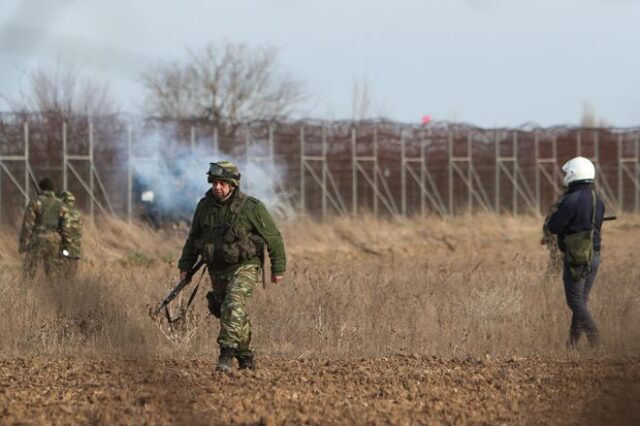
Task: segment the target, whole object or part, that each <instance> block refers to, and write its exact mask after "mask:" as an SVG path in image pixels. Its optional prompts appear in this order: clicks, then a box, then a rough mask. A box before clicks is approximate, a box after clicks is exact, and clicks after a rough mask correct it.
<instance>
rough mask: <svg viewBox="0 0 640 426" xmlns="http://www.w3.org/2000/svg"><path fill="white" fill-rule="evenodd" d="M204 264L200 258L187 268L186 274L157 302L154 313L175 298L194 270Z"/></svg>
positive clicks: (193, 273) (189, 280) (188, 281)
mask: <svg viewBox="0 0 640 426" xmlns="http://www.w3.org/2000/svg"><path fill="white" fill-rule="evenodd" d="M204 264H205V262H204V260H203V259H200V260H199V261H198V262H197V263H196V264H195V265H193V267H192V268H191V269H190V270H189V272H187V275H186V276H185V277H184V278H182V279H181V280H180V281H178V283H177V284H176V285H175V286H174V287H173V288H172V289H171V291H169V293H167V295H166V296H165V297H164V299H162V301H160V303H159V304H158V306H157V307H156V310H155V314H156V315H158V313H159V312H160V311H161V310H162V308H164V307H165V306H167V305H168V304H169V303H171V301H172V300H173V299H175V298H176V296H178V294H180V292H181V291H182V290H183V289H184V288H185V287H186V286H187V285H188V284H189V283H190V282H191V279H192V278H193V276H194V275H195V274H196V272H198V270H199V269H200V268H202V266H203V265H204Z"/></svg>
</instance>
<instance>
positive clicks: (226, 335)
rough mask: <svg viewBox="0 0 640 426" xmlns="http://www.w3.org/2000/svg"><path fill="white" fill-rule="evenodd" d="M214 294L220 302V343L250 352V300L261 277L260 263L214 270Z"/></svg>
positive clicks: (212, 274) (244, 353)
mask: <svg viewBox="0 0 640 426" xmlns="http://www.w3.org/2000/svg"><path fill="white" fill-rule="evenodd" d="M209 276H210V277H211V283H212V285H213V298H214V299H215V302H217V304H218V306H220V334H219V335H218V344H219V345H220V346H224V347H226V348H232V349H235V351H236V355H237V356H240V357H242V356H250V355H252V351H251V349H250V348H249V345H250V343H251V322H250V321H249V316H248V315H247V301H248V300H249V298H250V297H251V295H252V294H253V291H254V290H255V288H256V285H257V284H258V281H259V279H260V278H261V270H260V267H259V266H257V265H243V266H240V267H239V268H237V269H236V270H234V271H233V272H231V273H229V274H221V273H217V272H216V271H213V272H210V273H209Z"/></svg>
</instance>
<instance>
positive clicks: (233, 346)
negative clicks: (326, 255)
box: [178, 163, 286, 363]
mask: <svg viewBox="0 0 640 426" xmlns="http://www.w3.org/2000/svg"><path fill="white" fill-rule="evenodd" d="M218 164H222V163H218ZM226 164H230V163H226ZM231 166H232V165H231ZM233 168H234V170H237V169H236V168H235V166H233ZM237 176H238V179H235V180H232V182H233V183H234V185H235V186H236V188H235V189H234V190H233V194H232V195H231V197H230V198H229V199H228V200H225V201H220V200H218V199H217V198H216V197H215V196H214V195H213V191H212V190H209V191H208V192H207V193H206V195H205V197H204V198H202V199H201V200H200V202H199V203H198V206H197V207H196V211H195V213H194V216H193V221H192V224H191V230H190V232H189V236H188V237H187V240H186V242H185V245H184V248H183V250H182V256H181V257H180V260H179V262H178V267H179V268H180V271H183V272H184V271H188V270H189V269H191V267H192V266H193V265H194V264H195V263H196V261H197V259H198V256H199V255H201V254H202V256H203V258H204V259H205V260H206V262H207V266H208V269H209V276H210V278H211V283H212V286H213V291H212V292H211V293H209V294H208V295H207V298H208V299H209V306H210V309H211V311H212V313H213V314H214V315H216V317H218V318H220V333H219V335H218V344H219V345H220V348H221V353H222V351H223V350H230V351H232V353H233V355H234V356H235V357H237V358H238V359H239V360H240V361H241V363H242V359H243V358H247V359H251V360H253V352H252V351H251V349H250V347H249V345H250V343H251V323H250V321H249V317H248V315H247V312H246V304H247V301H248V299H249V298H250V297H251V295H252V293H253V291H254V290H255V287H256V285H257V284H258V281H259V279H260V277H261V266H262V259H261V256H262V253H263V249H264V248H263V247H264V244H266V246H267V249H268V253H269V257H270V260H271V272H272V274H274V275H282V274H283V273H284V271H285V269H286V256H285V251H284V242H283V241H282V236H281V235H280V231H279V230H278V228H277V227H276V224H275V223H274V221H273V219H272V217H271V215H270V214H269V212H268V211H267V208H266V207H265V205H264V204H263V203H262V202H260V201H259V200H257V199H256V198H253V197H249V196H247V195H246V194H244V193H242V192H240V190H239V189H238V188H237V184H238V183H239V182H238V180H239V173H238V174H237Z"/></svg>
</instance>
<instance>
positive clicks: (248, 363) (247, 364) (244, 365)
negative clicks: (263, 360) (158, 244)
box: [236, 354, 256, 370]
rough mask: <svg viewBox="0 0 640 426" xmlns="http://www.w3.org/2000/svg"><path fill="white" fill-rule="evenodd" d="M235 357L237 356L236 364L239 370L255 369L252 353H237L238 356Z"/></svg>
mask: <svg viewBox="0 0 640 426" xmlns="http://www.w3.org/2000/svg"><path fill="white" fill-rule="evenodd" d="M236 358H238V364H239V365H240V369H241V370H245V369H249V370H255V369H256V360H255V358H254V357H253V354H248V355H238V356H236Z"/></svg>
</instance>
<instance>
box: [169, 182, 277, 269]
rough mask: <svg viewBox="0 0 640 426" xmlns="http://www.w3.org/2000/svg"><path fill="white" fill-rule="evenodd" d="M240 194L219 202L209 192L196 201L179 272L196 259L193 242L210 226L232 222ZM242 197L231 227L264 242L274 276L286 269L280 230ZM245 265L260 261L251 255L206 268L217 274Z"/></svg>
mask: <svg viewBox="0 0 640 426" xmlns="http://www.w3.org/2000/svg"><path fill="white" fill-rule="evenodd" d="M240 194H241V193H240V191H239V190H236V191H234V194H233V195H232V196H231V198H230V199H229V200H226V201H224V202H220V201H218V200H217V199H216V198H215V196H214V195H213V192H212V191H211V190H209V191H207V193H206V194H205V196H204V198H202V199H201V200H200V202H199V203H198V206H197V207H196V211H195V213H194V215H193V222H192V223H191V230H190V231H189V236H188V237H187V241H186V242H185V244H184V248H183V249H182V256H181V257H180V260H179V261H178V268H180V270H181V271H187V270H189V269H191V267H192V266H193V265H194V264H195V263H196V261H197V259H198V250H197V248H196V247H195V245H194V243H195V241H196V240H197V239H198V238H200V237H202V236H203V235H204V234H205V233H207V232H208V231H210V230H212V229H213V228H214V227H217V226H221V225H224V224H225V223H229V222H230V221H231V220H232V218H233V213H232V209H231V206H232V205H234V202H236V199H237V197H239V196H241V195H240ZM242 196H245V197H247V200H246V201H245V202H244V205H243V207H242V210H241V211H240V214H239V215H238V216H237V219H236V222H235V226H236V227H241V228H244V229H245V230H247V231H248V232H249V233H251V234H254V235H258V236H260V237H262V239H264V241H265V242H266V244H267V249H268V251H269V258H270V260H271V272H272V273H273V274H277V275H279V274H282V273H283V272H284V271H285V270H286V264H287V260H286V255H285V251H284V242H283V241H282V235H280V231H279V230H278V228H277V226H276V224H275V222H274V221H273V218H272V217H271V214H269V212H268V210H267V208H266V207H265V205H264V204H263V203H262V202H261V201H259V200H257V199H256V198H253V197H249V196H246V195H245V194H242ZM236 205H237V203H236ZM247 264H255V265H260V264H261V262H260V259H259V257H258V256H254V257H251V258H249V259H246V260H243V261H241V262H239V263H236V264H224V263H218V264H215V265H210V268H211V267H213V269H215V270H218V271H224V270H229V271H231V270H233V269H235V268H237V267H238V266H240V265H247Z"/></svg>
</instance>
